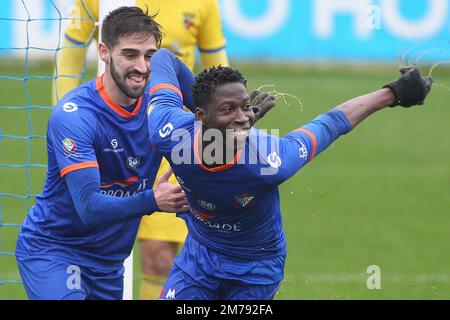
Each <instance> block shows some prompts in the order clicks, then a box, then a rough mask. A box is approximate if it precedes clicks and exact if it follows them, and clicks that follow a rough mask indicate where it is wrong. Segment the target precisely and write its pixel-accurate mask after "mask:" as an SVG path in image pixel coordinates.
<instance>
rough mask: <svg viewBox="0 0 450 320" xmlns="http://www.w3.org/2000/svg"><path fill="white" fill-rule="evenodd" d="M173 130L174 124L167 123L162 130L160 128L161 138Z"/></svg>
mask: <svg viewBox="0 0 450 320" xmlns="http://www.w3.org/2000/svg"><path fill="white" fill-rule="evenodd" d="M172 130H173V124H171V123H170V122H169V123H167V124H166V125H165V126H164V127H163V128H162V129H161V130H159V136H160V137H161V138H165V137H167V136H168V135H169V134H170V133H171V132H172Z"/></svg>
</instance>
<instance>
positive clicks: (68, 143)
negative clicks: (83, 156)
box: [62, 138, 77, 153]
mask: <svg viewBox="0 0 450 320" xmlns="http://www.w3.org/2000/svg"><path fill="white" fill-rule="evenodd" d="M62 143H63V147H64V150H66V151H67V152H69V153H70V152H74V151H75V150H77V145H76V144H75V141H73V140H72V139H69V138H65V139H64V140H63V142H62Z"/></svg>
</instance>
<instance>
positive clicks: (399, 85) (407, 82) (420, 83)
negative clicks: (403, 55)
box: [383, 67, 433, 108]
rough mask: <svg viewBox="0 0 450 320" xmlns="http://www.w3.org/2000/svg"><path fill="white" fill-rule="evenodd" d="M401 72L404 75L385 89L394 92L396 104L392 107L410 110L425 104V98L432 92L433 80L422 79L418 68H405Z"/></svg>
mask: <svg viewBox="0 0 450 320" xmlns="http://www.w3.org/2000/svg"><path fill="white" fill-rule="evenodd" d="M400 72H401V74H402V75H401V76H400V78H398V79H397V80H395V81H393V82H391V83H388V84H387V85H385V86H384V87H383V88H389V89H391V90H392V91H393V92H394V95H395V102H394V104H392V105H391V106H390V107H395V106H398V105H400V106H402V107H405V108H409V107H412V106H415V105H417V104H423V101H424V100H425V97H426V96H427V94H428V92H430V90H431V85H432V84H433V79H432V78H431V77H426V78H424V77H422V76H421V75H420V71H419V69H417V68H416V67H405V68H402V69H400Z"/></svg>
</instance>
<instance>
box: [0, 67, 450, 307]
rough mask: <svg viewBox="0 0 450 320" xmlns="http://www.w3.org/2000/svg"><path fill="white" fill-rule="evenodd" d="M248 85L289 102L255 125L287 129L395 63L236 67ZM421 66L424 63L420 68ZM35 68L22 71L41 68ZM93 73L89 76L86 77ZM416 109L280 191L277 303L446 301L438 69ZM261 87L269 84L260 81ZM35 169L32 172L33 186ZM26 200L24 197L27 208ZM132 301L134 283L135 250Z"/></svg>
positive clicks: (17, 155) (9, 122)
mask: <svg viewBox="0 0 450 320" xmlns="http://www.w3.org/2000/svg"><path fill="white" fill-rule="evenodd" d="M21 64H22V63H21V62H17V63H8V64H6V63H5V62H2V63H1V66H0V74H1V75H9V76H19V77H21V76H23V75H24V70H23V67H21ZM238 68H239V69H241V71H242V72H243V73H244V74H245V75H246V76H247V78H248V82H249V88H255V87H259V86H261V85H267V84H270V85H274V86H275V89H276V90H278V91H281V92H287V93H290V94H293V95H295V96H297V97H298V98H299V99H300V100H301V103H302V107H300V105H299V103H297V102H296V100H295V99H292V98H287V102H288V103H289V105H286V104H285V103H284V102H282V101H281V100H279V103H278V105H277V107H276V108H275V109H274V110H273V111H271V113H270V114H269V115H267V116H266V118H264V119H263V120H262V121H261V122H260V123H258V127H259V128H267V129H270V128H274V129H280V134H284V133H287V132H288V131H289V130H291V129H294V128H296V127H298V126H300V125H301V124H303V123H305V122H307V121H308V120H310V119H312V118H314V117H315V116H316V115H318V114H320V113H322V112H325V111H327V110H328V109H330V108H331V107H333V106H335V105H336V104H338V103H340V102H343V101H345V100H347V99H349V98H352V97H354V96H356V95H360V94H363V93H366V92H368V91H372V90H373V89H376V88H379V87H380V86H382V85H383V84H385V83H386V82H388V81H391V80H393V79H394V78H395V77H396V76H397V74H396V70H395V67H394V66H386V67H379V66H364V65H357V66H352V67H348V66H332V65H325V66H305V65H303V66H296V65H276V64H271V65H238ZM422 70H423V71H428V68H426V67H423V68H422ZM51 73H52V71H51V65H50V64H47V63H41V64H39V65H36V66H33V67H32V68H31V69H30V75H51ZM91 75H92V73H91ZM434 78H435V87H434V88H433V91H432V93H431V95H430V96H429V99H428V101H427V103H426V105H425V106H423V107H416V108H412V109H409V110H407V109H403V108H394V109H387V110H383V111H381V112H380V113H378V114H375V115H374V116H372V117H371V118H370V119H368V120H367V121H366V122H364V123H362V124H361V125H360V126H358V127H357V128H356V129H355V130H354V131H353V132H351V133H350V134H348V135H347V136H345V137H342V138H340V139H339V140H338V141H336V142H335V143H334V144H333V145H332V146H331V147H330V148H329V149H328V150H327V151H325V152H324V153H323V154H321V155H320V156H319V157H318V158H317V159H315V160H314V161H313V162H312V163H311V164H309V165H308V166H306V167H305V168H303V169H302V170H301V171H300V172H299V173H298V174H297V175H295V176H294V177H293V178H292V179H291V180H289V181H287V182H286V183H284V184H283V185H282V186H281V188H280V190H281V201H282V209H283V220H284V228H285V231H286V236H287V243H288V258H287V264H286V274H285V280H284V281H283V283H282V286H281V288H280V290H279V292H278V294H277V296H276V299H449V298H450V269H449V266H450V255H449V252H450V241H449V237H448V230H449V225H450V169H449V168H450V125H449V119H450V108H449V103H448V102H449V101H450V89H449V86H450V73H449V72H448V71H446V70H436V71H435V74H434ZM0 88H1V92H2V100H1V101H2V102H1V105H2V106H24V105H27V104H28V102H27V99H26V94H25V88H24V83H23V82H22V81H11V80H1V79H0ZM267 89H268V90H271V88H267ZM27 90H28V93H29V97H30V101H29V102H30V103H31V104H32V105H49V104H50V81H49V80H29V81H27ZM49 113H50V111H48V110H33V111H32V112H31V119H30V118H29V117H28V114H27V112H26V111H5V110H0V129H1V130H2V133H3V134H12V135H27V134H28V133H29V130H30V129H29V123H31V124H32V129H33V130H32V132H33V134H36V135H45V132H46V124H47V119H48V116H49ZM26 150H27V145H26V142H25V141H20V140H11V139H2V140H0V164H24V163H25V161H26ZM30 151H31V160H32V162H33V163H46V148H45V142H44V141H43V140H32V142H31V144H30ZM44 177H45V169H40V168H33V169H30V174H29V184H30V190H31V193H39V192H40V190H41V187H42V185H43V181H44ZM0 192H4V193H18V194H26V193H27V184H26V175H25V170H24V169H10V168H8V169H5V168H0ZM0 201H1V204H0V205H1V221H2V223H18V224H20V223H21V221H22V220H23V218H24V216H25V215H26V210H27V203H26V201H25V200H15V199H11V198H6V197H3V198H1V199H0ZM32 203H33V200H30V201H29V203H28V206H29V205H32ZM17 233H18V228H17V227H5V226H3V227H0V251H3V252H5V251H7V252H13V251H14V246H15V240H16V237H17ZM135 253H136V254H135V263H134V265H135V271H134V274H135V277H134V296H135V298H136V299H137V297H138V292H139V291H138V286H139V280H140V261H139V250H138V246H136V250H135ZM370 265H377V266H379V267H380V269H381V289H374V290H369V289H368V287H367V285H366V281H367V278H368V275H367V273H366V270H367V268H368V267H369V266H370ZM0 280H1V281H8V280H19V275H18V271H17V266H16V263H15V259H14V257H13V256H5V255H0ZM25 298H26V295H25V292H24V289H23V287H22V285H20V284H0V299H25Z"/></svg>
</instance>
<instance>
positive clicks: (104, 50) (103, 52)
mask: <svg viewBox="0 0 450 320" xmlns="http://www.w3.org/2000/svg"><path fill="white" fill-rule="evenodd" d="M98 55H99V57H100V59H102V61H103V62H104V63H109V58H110V51H109V49H108V47H107V46H106V44H105V43H104V42H102V41H100V43H99V44H98Z"/></svg>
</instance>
